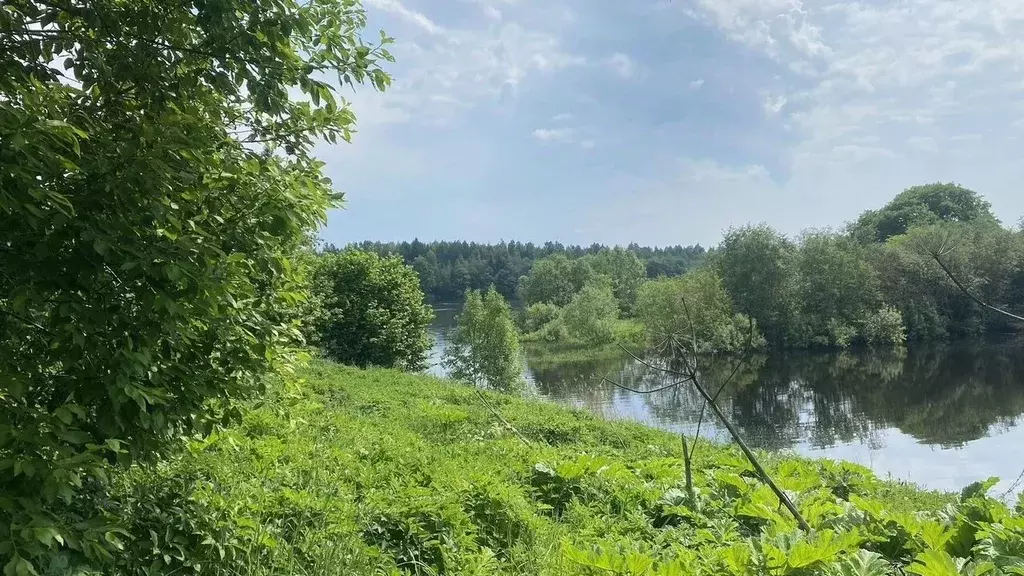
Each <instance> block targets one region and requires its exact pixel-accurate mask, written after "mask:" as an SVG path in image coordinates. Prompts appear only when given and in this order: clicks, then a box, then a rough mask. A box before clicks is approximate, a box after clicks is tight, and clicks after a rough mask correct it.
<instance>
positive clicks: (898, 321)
mask: <svg viewBox="0 0 1024 576" xmlns="http://www.w3.org/2000/svg"><path fill="white" fill-rule="evenodd" d="M863 331H864V339H865V340H867V342H868V344H872V345H875V344H887V345H890V346H899V345H902V344H903V343H904V342H906V341H907V329H906V327H905V326H904V325H903V314H901V313H900V311H899V310H897V309H895V308H892V307H889V306H885V307H883V308H881V309H880V310H878V311H877V312H875V313H874V314H871V315H869V316H868V317H867V318H866V319H865V320H864V327H863Z"/></svg>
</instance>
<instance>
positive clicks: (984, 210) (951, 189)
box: [850, 183, 997, 243]
mask: <svg viewBox="0 0 1024 576" xmlns="http://www.w3.org/2000/svg"><path fill="white" fill-rule="evenodd" d="M975 221H978V222H987V223H992V224H995V223H996V222H997V220H996V218H995V216H994V215H993V214H992V210H991V205H990V204H989V203H988V202H987V201H986V200H985V199H984V198H982V196H981V195H980V194H978V193H977V192H975V191H973V190H970V189H968V188H964V187H963V186H960V185H959V184H952V183H949V184H944V183H935V184H925V185H922V186H913V187H910V188H907V189H906V190H904V191H903V192H900V193H899V194H897V195H896V197H895V198H893V199H892V200H891V201H890V202H889V203H888V204H886V205H885V206H884V207H882V208H880V209H878V210H868V211H867V212H864V213H863V214H861V216H860V218H858V219H857V221H856V222H854V223H853V224H851V225H850V233H851V234H852V235H853V237H854V238H856V239H857V240H858V241H860V242H862V243H872V242H885V241H886V240H888V239H889V238H892V237H893V236H900V235H902V234H906V233H907V231H909V230H910V229H911V228H914V227H916V226H926V225H929V224H937V223H940V222H975Z"/></svg>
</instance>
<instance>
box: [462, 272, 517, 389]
mask: <svg viewBox="0 0 1024 576" xmlns="http://www.w3.org/2000/svg"><path fill="white" fill-rule="evenodd" d="M443 362H444V365H445V367H446V368H447V369H448V370H449V373H450V374H451V376H452V378H454V379H456V380H462V381H465V382H470V383H472V384H476V385H480V386H489V387H491V388H495V389H498V390H505V391H509V390H514V389H516V388H518V387H519V385H520V381H521V373H522V365H521V364H520V350H519V336H518V334H517V332H516V328H515V324H514V323H513V322H512V308H511V307H510V306H509V305H508V302H507V301H506V300H505V298H503V297H502V295H501V294H498V292H497V290H495V289H494V287H493V286H492V287H491V288H490V289H488V290H487V292H484V293H483V294H481V293H480V291H479V290H470V291H469V292H467V293H466V300H465V303H464V304H463V307H462V313H461V314H459V316H458V317H457V318H456V326H455V330H454V331H453V332H452V334H451V336H449V338H448V345H447V347H446V348H445V351H444V361H443Z"/></svg>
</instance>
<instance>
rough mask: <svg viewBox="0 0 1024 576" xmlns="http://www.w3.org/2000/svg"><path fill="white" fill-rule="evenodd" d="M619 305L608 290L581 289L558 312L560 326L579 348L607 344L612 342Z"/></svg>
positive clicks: (599, 287)
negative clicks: (580, 344) (560, 311)
mask: <svg viewBox="0 0 1024 576" xmlns="http://www.w3.org/2000/svg"><path fill="white" fill-rule="evenodd" d="M618 315H619V305H618V302H616V300H615V295H614V294H613V293H612V289H611V287H610V286H608V285H607V284H604V283H599V284H590V285H588V286H585V287H584V288H583V290H581V291H580V292H579V293H578V294H576V295H575V296H573V298H572V301H570V302H569V304H568V305H567V306H566V307H565V308H564V309H563V310H562V322H563V323H564V325H565V329H566V332H567V334H568V336H569V337H570V338H572V339H573V340H575V341H577V342H580V343H583V344H608V343H610V342H612V341H613V340H614V339H615V330H614V326H615V321H616V319H617V318H618Z"/></svg>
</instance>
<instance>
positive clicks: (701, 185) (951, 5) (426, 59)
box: [317, 0, 1024, 246]
mask: <svg viewBox="0 0 1024 576" xmlns="http://www.w3.org/2000/svg"><path fill="white" fill-rule="evenodd" d="M363 4H364V6H365V7H366V10H367V13H368V28H367V33H366V38H367V40H368V41H371V40H373V39H375V38H379V30H382V29H383V30H384V31H386V32H387V33H388V35H390V36H392V37H394V38H395V39H396V42H395V44H394V45H393V46H391V52H392V53H393V54H394V56H395V58H396V62H395V63H394V64H388V65H387V66H386V70H387V71H388V72H389V73H390V74H391V75H392V77H393V79H394V82H393V85H392V86H391V88H390V89H389V90H388V91H387V92H385V93H378V92H375V91H374V90H373V89H372V88H370V87H359V88H358V89H356V90H355V91H352V90H348V89H346V90H344V91H343V92H342V94H343V95H344V96H345V97H346V99H347V100H348V101H349V102H350V104H351V106H352V109H353V110H354V111H355V114H356V117H357V123H358V124H357V126H358V128H357V130H358V131H357V134H355V136H354V139H353V142H352V143H351V144H346V143H341V144H338V145H327V144H324V145H321V146H319V147H318V149H317V154H318V155H319V157H320V158H321V159H322V160H324V161H325V163H326V168H325V171H326V173H327V175H328V176H329V177H331V179H332V181H333V183H334V186H335V188H337V189H338V190H339V191H341V192H344V193H345V196H346V203H345V207H344V209H342V210H337V211H334V212H332V213H331V215H330V217H329V221H328V224H327V226H326V228H325V229H324V230H323V231H322V232H321V236H322V237H323V238H324V239H325V240H326V241H329V242H333V243H335V244H339V245H341V244H345V243H348V242H353V241H360V240H412V239H413V238H419V239H420V240H423V241H428V240H442V239H447V240H453V239H464V240H471V241H479V242H496V241H499V240H503V239H504V240H519V241H523V242H526V241H532V242H538V243H540V242H545V241H548V240H553V241H560V242H563V243H567V244H570V243H571V244H591V243H593V242H600V243H604V244H622V245H624V244H628V243H630V242H638V243H640V244H646V245H675V244H683V245H688V244H694V243H700V244H702V245H704V246H713V245H715V244H717V243H718V241H719V240H720V238H721V235H722V233H723V232H724V231H725V230H726V229H728V228H729V227H730V226H741V225H744V224H747V223H761V222H765V223H768V224H770V225H772V226H774V227H775V228H777V229H778V230H780V231H781V232H783V233H785V234H788V235H793V236H796V235H798V234H799V233H800V232H801V231H802V230H805V229H808V228H822V227H839V226H842V225H843V224H844V223H845V222H848V221H850V220H852V219H854V218H856V216H857V215H858V214H859V213H860V212H862V211H863V210H866V209H870V208H877V207H880V206H882V205H884V204H885V203H886V202H887V201H888V200H889V199H891V198H892V197H893V196H895V195H896V194H897V193H898V192H900V191H901V190H903V189H905V188H906V187H908V186H912V185H915V184H924V183H929V182H936V181H943V182H947V181H950V182H957V183H960V184H962V185H964V186H967V187H969V188H971V189H974V190H976V191H978V192H980V193H982V194H983V195H985V197H986V198H987V199H988V200H989V201H990V202H991V203H992V205H993V209H994V211H995V212H996V215H997V216H998V217H1000V218H1001V219H1002V220H1003V222H1004V223H1006V224H1007V225H1012V224H1014V223H1016V222H1017V221H1018V220H1019V219H1020V218H1021V216H1022V215H1024V192H1022V191H1021V190H1019V188H1020V183H1021V182H1022V181H1024V154H1022V152H1024V150H1022V147H1021V145H1022V144H1024V140H1021V136H1024V2H1021V1H1020V0H972V1H970V2H966V1H963V0H899V1H885V2H874V1H872V2H838V1H836V0H628V1H623V0H614V1H613V0H534V1H530V0H363Z"/></svg>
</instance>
